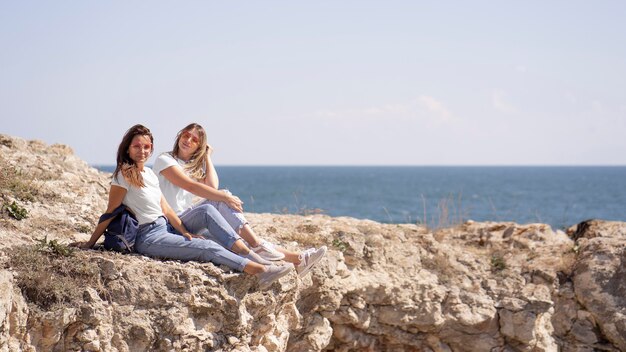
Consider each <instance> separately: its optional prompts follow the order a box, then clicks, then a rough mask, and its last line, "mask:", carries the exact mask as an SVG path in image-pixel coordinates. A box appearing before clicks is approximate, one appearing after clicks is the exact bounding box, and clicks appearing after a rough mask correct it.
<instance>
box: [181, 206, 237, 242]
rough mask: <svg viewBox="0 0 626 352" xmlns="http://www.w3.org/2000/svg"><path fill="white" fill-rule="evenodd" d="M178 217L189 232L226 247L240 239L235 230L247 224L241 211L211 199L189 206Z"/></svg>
mask: <svg viewBox="0 0 626 352" xmlns="http://www.w3.org/2000/svg"><path fill="white" fill-rule="evenodd" d="M178 217H179V218H180V220H181V221H182V222H183V224H184V225H185V227H186V228H187V230H189V231H190V232H192V233H197V234H198V235H202V236H204V237H205V238H210V239H213V240H214V241H215V242H217V243H219V244H221V245H222V246H224V247H226V248H231V247H232V246H233V243H235V241H237V240H239V239H241V237H240V236H239V235H238V234H237V232H238V231H239V230H240V229H241V227H243V225H245V224H247V221H246V219H245V218H244V217H243V214H242V213H239V212H237V211H235V210H234V209H232V208H230V207H229V206H228V205H226V203H224V202H215V201H211V200H205V201H203V202H201V203H198V204H195V205H193V206H191V207H190V208H188V209H187V210H184V211H183V212H182V213H180V214H178ZM235 231H237V232H235Z"/></svg>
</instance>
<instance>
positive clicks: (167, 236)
mask: <svg viewBox="0 0 626 352" xmlns="http://www.w3.org/2000/svg"><path fill="white" fill-rule="evenodd" d="M135 250H136V251H137V252H139V253H141V254H144V255H147V256H151V257H161V258H169V259H178V260H183V261H189V260H195V261H199V262H213V263H215V264H218V265H220V264H223V265H226V266H227V267H229V268H231V269H235V270H239V271H243V268H244V267H245V266H246V265H248V263H249V262H250V260H249V259H246V258H243V257H240V256H238V255H237V254H235V253H233V252H231V251H229V250H227V249H226V248H224V247H222V246H220V245H219V244H217V243H215V242H213V241H211V240H207V239H200V238H194V239H192V240H188V239H186V238H185V237H183V236H181V235H179V234H176V233H173V232H172V231H171V230H169V229H168V226H167V221H165V218H164V217H159V218H158V219H156V220H155V221H154V222H151V223H148V224H143V225H141V226H139V231H138V233H137V238H136V240H135Z"/></svg>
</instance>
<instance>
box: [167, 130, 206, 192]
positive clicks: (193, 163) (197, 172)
mask: <svg viewBox="0 0 626 352" xmlns="http://www.w3.org/2000/svg"><path fill="white" fill-rule="evenodd" d="M192 130H196V132H198V135H199V136H200V141H199V142H200V143H199V144H198V149H196V151H195V152H194V153H193V154H192V155H191V158H190V159H189V161H188V162H187V163H186V164H185V171H186V172H187V174H188V175H189V176H190V177H191V178H193V179H195V180H197V181H200V180H203V179H204V178H205V177H206V168H207V166H208V162H207V158H208V154H207V152H208V150H209V148H208V146H207V140H206V132H205V131H204V128H203V127H202V126H200V125H199V124H197V123H190V124H189V125H187V126H186V127H185V128H183V129H182V130H180V131H178V134H176V141H174V148H173V149H172V156H173V157H175V158H178V157H179V156H178V152H179V148H178V142H179V141H180V137H181V136H182V135H183V133H185V132H187V131H192Z"/></svg>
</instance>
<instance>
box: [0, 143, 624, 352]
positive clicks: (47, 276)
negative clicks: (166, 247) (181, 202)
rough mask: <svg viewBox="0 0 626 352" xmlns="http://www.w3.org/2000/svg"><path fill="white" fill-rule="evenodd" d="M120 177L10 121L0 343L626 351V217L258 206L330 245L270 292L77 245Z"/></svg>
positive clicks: (213, 269) (66, 347)
mask: <svg viewBox="0 0 626 352" xmlns="http://www.w3.org/2000/svg"><path fill="white" fill-rule="evenodd" d="M109 177H110V174H103V173H100V172H98V171H97V170H95V169H93V168H91V167H89V166H88V165H87V164H86V163H85V162H83V161H82V160H80V159H78V158H77V157H76V156H74V155H73V152H72V150H71V149H70V148H69V147H67V146H63V145H52V146H48V145H45V144H44V143H42V142H38V141H25V140H22V139H19V138H15V137H10V136H6V135H0V188H1V191H2V196H1V198H0V202H1V203H2V213H1V215H0V250H2V255H1V256H0V263H1V264H2V267H1V268H0V350H1V351H209V350H211V351H212V350H214V351H327V350H332V351H436V352H443V351H626V249H625V247H626V246H625V245H626V224H625V223H617V222H604V221H588V222H585V223H582V224H579V225H577V226H573V227H572V228H571V229H570V230H569V231H568V234H566V233H564V232H562V231H554V230H553V229H551V228H550V227H549V226H547V225H543V224H526V225H519V224H515V223H492V222H487V223H475V222H472V221H468V222H466V223H464V224H461V225H459V226H457V227H454V228H446V229H436V230H433V229H428V228H426V227H424V226H421V225H415V224H380V223H376V222H373V221H368V220H357V219H352V218H332V217H328V216H325V215H309V216H299V215H278V214H247V215H248V217H249V220H250V221H251V224H252V225H253V227H254V228H255V230H256V231H257V232H258V233H260V234H261V235H262V236H264V237H266V238H268V239H270V240H272V241H275V242H277V243H280V244H281V245H283V246H285V247H288V248H294V249H296V248H304V247H306V246H319V245H322V244H325V245H327V246H329V248H330V249H331V250H330V251H329V253H328V255H327V257H326V258H325V259H324V260H322V262H321V263H320V265H319V266H318V267H316V268H315V269H314V270H313V271H312V273H311V275H309V276H307V277H305V278H304V279H302V280H300V279H298V278H297V277H296V275H295V274H294V273H292V274H290V275H289V276H286V277H284V278H282V279H281V280H280V282H278V283H275V284H274V285H273V286H271V287H270V288H269V289H267V290H259V289H258V285H257V282H256V279H255V278H254V277H250V276H247V275H245V274H240V273H236V272H232V271H229V270H228V269H226V268H224V267H218V266H215V265H213V264H210V263H208V264H203V263H193V262H189V263H182V262H178V261H169V260H165V261H163V260H158V259H151V258H146V257H143V256H140V255H121V254H117V253H110V252H105V251H99V250H89V251H75V252H73V253H70V252H68V251H67V247H65V246H64V244H65V243H69V242H71V241H76V240H86V239H87V238H89V234H90V232H91V231H92V230H93V228H94V226H95V222H96V219H97V218H98V216H99V215H100V214H101V213H102V212H103V211H104V210H105V208H106V199H107V192H108V187H109ZM18 219H20V220H18Z"/></svg>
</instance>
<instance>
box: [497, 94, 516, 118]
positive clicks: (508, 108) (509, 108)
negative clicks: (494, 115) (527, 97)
mask: <svg viewBox="0 0 626 352" xmlns="http://www.w3.org/2000/svg"><path fill="white" fill-rule="evenodd" d="M491 104H492V106H493V108H494V109H496V110H497V111H500V112H503V113H506V114H514V113H516V112H517V109H516V108H515V107H514V106H513V104H511V103H509V102H508V101H507V99H506V94H505V93H504V92H502V91H500V90H495V91H493V93H492V94H491Z"/></svg>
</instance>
